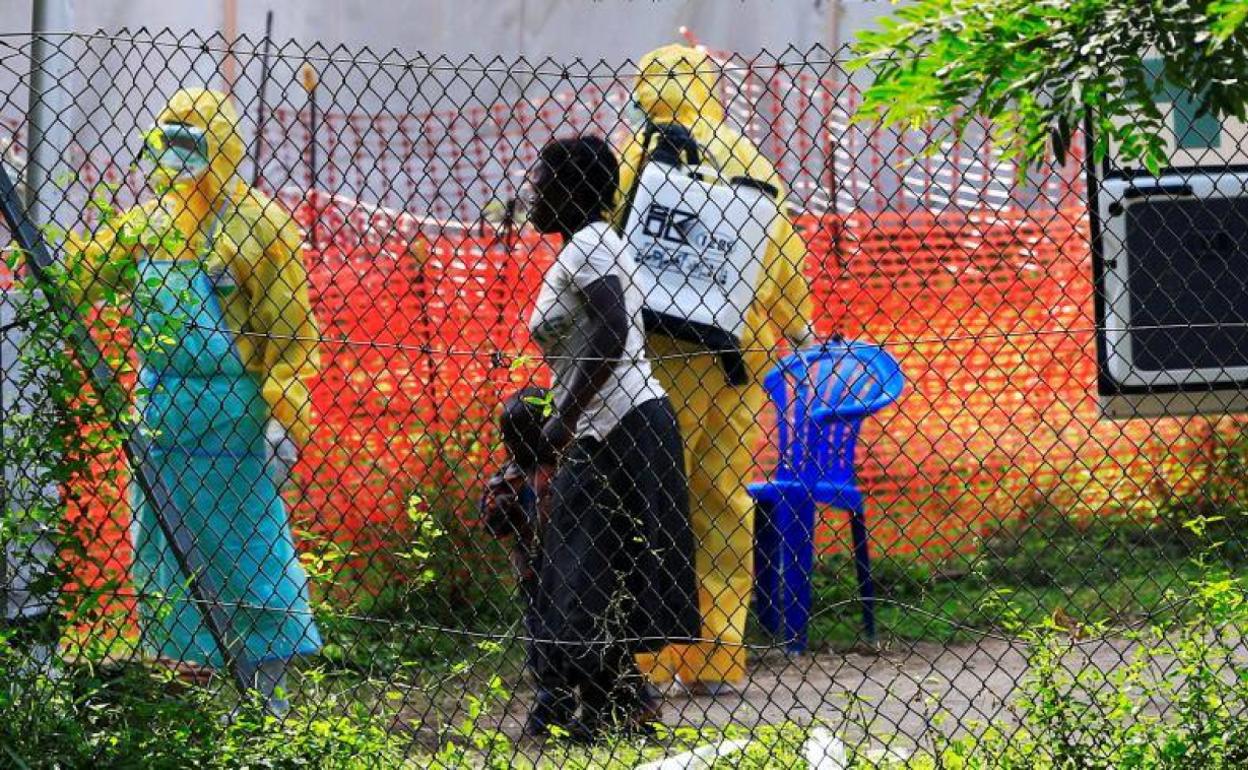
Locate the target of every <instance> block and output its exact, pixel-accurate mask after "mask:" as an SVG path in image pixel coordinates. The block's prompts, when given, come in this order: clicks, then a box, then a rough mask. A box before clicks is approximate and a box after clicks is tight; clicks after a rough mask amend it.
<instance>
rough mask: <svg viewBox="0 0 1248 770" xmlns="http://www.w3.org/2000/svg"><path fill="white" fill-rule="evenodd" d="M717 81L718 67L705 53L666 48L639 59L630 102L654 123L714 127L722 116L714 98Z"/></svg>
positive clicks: (683, 48) (686, 49) (683, 46)
mask: <svg viewBox="0 0 1248 770" xmlns="http://www.w3.org/2000/svg"><path fill="white" fill-rule="evenodd" d="M718 80H719V66H718V65H716V64H715V62H714V61H713V60H712V59H711V57H710V56H708V55H707V54H706V52H705V51H700V50H698V49H697V48H691V47H689V46H687V45H667V46H663V47H662V48H658V49H656V50H653V51H651V52H650V53H648V54H646V55H645V56H643V57H641V61H639V62H638V74H637V82H636V83H635V84H634V85H633V98H634V99H635V100H636V102H637V105H638V106H639V107H641V109H642V110H644V111H645V113H646V114H647V115H649V116H650V119H651V120H653V121H655V122H656V123H672V122H675V123H680V124H681V125H683V126H687V127H689V128H693V127H694V125H695V124H697V123H698V122H699V121H700V120H701V121H706V122H708V123H710V124H717V123H720V122H722V121H723V119H724V115H725V111H724V105H723V104H721V103H720V101H719V98H718V97H717V96H716V95H715V88H716V84H717V83H718Z"/></svg>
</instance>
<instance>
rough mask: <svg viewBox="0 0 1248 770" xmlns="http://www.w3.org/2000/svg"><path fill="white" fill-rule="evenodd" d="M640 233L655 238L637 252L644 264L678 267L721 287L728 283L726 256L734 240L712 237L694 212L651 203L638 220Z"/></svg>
mask: <svg viewBox="0 0 1248 770" xmlns="http://www.w3.org/2000/svg"><path fill="white" fill-rule="evenodd" d="M642 232H643V233H644V234H645V235H647V236H649V237H650V238H654V239H655V242H654V244H653V245H652V246H650V248H648V249H646V250H645V252H644V253H642V254H640V255H639V259H640V260H641V262H642V264H644V265H646V266H647V267H650V268H651V269H653V270H656V271H658V270H671V269H675V270H679V271H680V272H681V273H683V274H684V275H685V276H686V277H688V278H691V279H701V280H704V281H712V282H714V283H715V284H717V285H718V286H721V287H726V286H727V285H728V284H729V283H730V282H731V280H732V279H731V276H730V275H729V270H728V264H727V255H728V252H730V251H732V249H733V248H734V247H735V246H736V245H737V242H736V241H735V240H733V239H729V238H720V237H718V236H716V235H715V234H714V233H712V232H711V231H710V230H708V229H707V228H706V227H705V226H704V225H702V223H701V221H700V220H699V219H698V215H697V212H694V211H687V210H685V209H678V208H675V207H673V206H664V205H663V204H661V203H651V204H650V207H649V208H648V209H647V210H646V215H645V217H644V218H643V219H642ZM664 242H665V243H666V244H673V245H671V246H668V245H664Z"/></svg>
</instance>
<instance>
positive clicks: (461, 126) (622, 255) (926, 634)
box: [0, 31, 1248, 768]
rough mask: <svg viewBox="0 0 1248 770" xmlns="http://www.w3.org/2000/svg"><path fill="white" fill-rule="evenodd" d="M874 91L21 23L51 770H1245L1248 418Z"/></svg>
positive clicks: (24, 251) (10, 578) (16, 208)
mask: <svg viewBox="0 0 1248 770" xmlns="http://www.w3.org/2000/svg"><path fill="white" fill-rule="evenodd" d="M640 53H641V52H639V54H640ZM847 59H848V53H847V52H845V51H841V52H836V53H835V54H833V53H831V52H828V51H823V50H815V51H785V52H782V53H780V54H772V53H767V52H763V53H761V54H758V55H749V56H743V55H728V54H720V53H718V52H715V51H707V50H705V49H703V48H701V47H696V48H695V47H671V48H666V49H660V50H659V51H657V52H654V53H652V54H648V55H646V56H645V57H642V58H639V60H638V61H636V62H596V63H588V62H581V61H577V62H573V63H560V62H553V61H549V60H544V61H527V60H520V61H502V60H496V59H485V58H482V59H468V60H465V61H449V60H446V59H444V58H434V57H427V56H418V57H415V58H412V57H410V56H406V55H403V54H400V53H398V52H393V51H392V52H384V53H380V52H373V51H369V50H367V49H365V50H347V49H344V48H333V49H327V48H324V47H322V46H311V47H308V46H302V45H298V44H296V43H293V42H291V43H285V44H282V43H278V42H275V41H267V40H260V41H253V40H247V39H242V40H239V41H236V42H234V43H233V44H229V45H227V44H226V43H225V41H223V40H221V39H219V38H206V39H205V38H201V37H199V36H196V35H193V34H192V35H173V34H170V33H160V34H149V33H147V32H146V31H140V32H136V33H124V34H108V35H105V34H97V35H51V36H48V37H46V38H40V39H37V40H35V39H31V38H30V37H29V36H14V35H6V36H2V37H0V123H2V124H3V126H4V128H3V133H2V134H0V140H4V141H7V142H9V145H8V150H7V155H6V156H5V169H6V172H7V174H8V178H9V179H10V180H11V183H8V182H6V183H5V184H4V185H2V186H0V193H4V198H5V213H6V217H7V222H8V226H6V229H5V233H4V237H5V240H6V242H11V243H13V246H12V247H11V248H10V249H9V255H10V259H9V260H8V264H9V266H10V270H9V272H8V273H7V274H6V278H5V281H6V287H7V289H6V291H7V293H6V295H5V296H6V304H5V306H4V309H5V313H6V314H5V316H4V317H3V319H2V322H3V329H4V332H5V335H6V337H5V347H4V348H3V351H2V356H3V361H0V368H2V370H3V374H4V388H5V390H4V400H3V409H4V415H3V423H2V426H3V439H4V440H3V442H2V443H3V457H4V463H5V468H4V502H5V505H4V518H3V520H2V521H3V527H2V528H0V533H3V537H4V542H5V549H4V551H3V556H4V561H3V566H4V569H3V572H2V573H0V574H2V575H3V581H2V582H0V589H3V592H4V595H5V601H6V603H5V607H6V609H5V612H6V614H5V617H4V620H5V624H4V626H3V628H4V631H3V634H4V638H5V639H6V640H7V643H8V647H7V651H6V653H5V656H4V661H5V666H6V669H7V671H8V672H9V674H10V675H9V677H8V678H9V680H10V681H11V683H12V684H11V685H10V686H9V687H8V689H7V691H6V693H7V694H4V695H2V696H0V713H4V714H5V717H4V720H3V721H4V722H6V723H8V724H9V725H10V726H0V737H3V738H4V740H0V747H4V746H5V744H8V748H6V749H5V752H6V753H7V755H8V757H7V758H6V759H0V764H7V762H8V761H10V760H12V761H14V762H16V763H18V764H17V765H16V766H40V763H41V762H44V761H48V762H60V763H61V766H66V765H73V764H75V763H77V764H81V765H84V766H85V765H101V766H129V765H128V763H130V764H137V763H141V762H144V761H146V762H150V763H152V764H153V765H160V763H161V762H165V763H166V765H161V766H181V763H184V764H185V765H186V766H190V765H192V764H195V763H201V764H211V763H212V762H214V761H215V762H220V763H224V764H225V765H227V766H229V765H232V764H238V765H244V764H248V763H253V764H258V763H259V762H260V761H261V760H260V758H259V757H261V756H263V757H267V758H268V759H271V760H272V761H274V762H278V763H279V764H280V761H286V762H292V763H298V762H299V761H313V760H315V761H318V762H324V763H326V764H327V765H332V766H347V765H350V763H351V762H356V763H357V764H360V765H364V766H367V765H373V764H377V765H385V766H390V765H399V764H402V763H404V762H407V763H411V766H416V767H422V766H457V765H459V764H462V765H464V766H524V765H526V763H529V764H532V763H538V764H540V763H542V762H545V763H546V765H547V766H577V767H581V766H598V765H610V764H612V763H614V764H615V765H616V766H633V765H642V764H645V763H652V764H651V766H653V767H659V766H664V767H667V766H672V767H675V766H680V767H691V766H709V765H711V764H714V765H715V766H721V765H722V766H726V767H727V766H732V767H735V766H766V767H772V766H774V767H799V766H809V767H818V768H827V767H837V768H839V767H848V766H863V767H867V766H907V763H913V766H916V767H933V766H934V767H956V766H963V765H959V764H958V762H959V761H961V762H969V763H972V765H968V766H985V767H995V766H1014V767H1032V766H1048V765H1052V766H1069V767H1084V766H1118V765H1120V764H1124V763H1125V762H1126V761H1127V760H1126V759H1124V757H1131V756H1138V757H1143V758H1145V759H1141V760H1140V761H1141V762H1145V764H1144V765H1142V766H1147V762H1146V761H1145V760H1146V759H1147V758H1148V757H1153V758H1156V757H1161V756H1163V755H1164V754H1165V752H1166V751H1170V752H1171V753H1172V754H1174V753H1175V751H1176V750H1175V748H1174V747H1176V746H1179V745H1183V746H1185V747H1187V748H1186V749H1184V751H1186V752H1188V753H1187V754H1186V755H1185V759H1184V761H1188V760H1190V761H1192V762H1194V763H1195V764H1191V765H1183V766H1193V767H1194V766H1201V767H1205V766H1215V765H1216V764H1217V763H1222V764H1221V766H1227V767H1233V766H1237V762H1238V761H1239V759H1236V757H1243V756H1244V754H1243V752H1245V751H1248V743H1245V739H1244V736H1245V735H1248V725H1244V724H1243V722H1242V715H1241V714H1240V712H1241V711H1242V706H1243V703H1244V701H1243V696H1244V694H1245V693H1244V690H1243V687H1244V685H1243V684H1242V679H1241V678H1240V677H1238V675H1237V674H1236V672H1237V671H1239V670H1242V669H1240V668H1237V666H1238V665H1240V661H1239V658H1240V653H1241V652H1242V650H1241V649H1240V642H1239V637H1238V629H1239V628H1240V627H1241V623H1242V621H1243V620H1244V617H1243V610H1242V608H1241V598H1240V596H1241V595H1240V593H1239V589H1238V584H1237V583H1236V581H1235V580H1234V577H1235V575H1237V574H1238V571H1239V569H1240V568H1241V566H1242V564H1243V559H1244V554H1243V549H1242V545H1241V541H1240V539H1239V536H1238V532H1239V530H1240V519H1239V517H1240V516H1241V515H1242V506H1243V500H1244V494H1243V492H1244V490H1243V488H1242V486H1243V484H1244V480H1243V479H1244V467H1245V466H1244V462H1245V460H1244V457H1245V451H1248V445H1245V443H1244V440H1243V438H1242V435H1241V428H1240V422H1239V421H1238V420H1237V419H1235V418H1233V417H1229V416H1228V417H1217V416H1212V417H1211V416H1201V417H1150V418H1148V419H1143V418H1136V419H1119V420H1110V419H1107V418H1106V417H1104V416H1103V414H1102V409H1101V407H1100V405H1099V404H1098V358H1097V348H1096V340H1097V330H1098V328H1104V327H1105V326H1106V323H1107V322H1106V321H1105V320H1104V319H1105V317H1104V316H1103V315H1098V313H1099V311H1098V305H1097V302H1096V295H1097V291H1098V289H1097V285H1096V284H1095V283H1094V276H1095V275H1099V273H1098V272H1097V271H1098V270H1099V271H1104V269H1105V268H1104V267H1103V265H1102V266H1101V267H1098V268H1097V270H1094V264H1093V263H1094V261H1097V260H1100V261H1104V260H1105V259H1108V258H1107V257H1105V255H1104V253H1100V252H1098V254H1097V256H1096V259H1095V260H1094V251H1095V250H1094V248H1093V245H1094V241H1093V238H1092V232H1093V229H1092V228H1090V225H1089V218H1090V217H1089V200H1088V191H1087V186H1086V185H1085V182H1084V175H1085V169H1084V164H1083V159H1082V157H1074V158H1070V159H1069V162H1068V163H1067V164H1065V165H1062V166H1048V167H1044V168H1039V169H1035V168H1032V169H1027V168H1020V167H1018V166H1017V165H1015V164H1014V163H1013V162H1012V161H1008V160H1004V159H1003V157H1002V154H1001V153H1000V152H998V151H997V149H996V148H994V146H993V144H992V142H991V139H990V134H989V132H988V131H987V130H986V128H985V127H983V126H972V127H971V129H969V130H968V132H967V133H966V135H965V137H964V139H962V140H960V141H958V142H956V143H950V142H943V141H942V140H941V139H940V137H943V136H945V135H946V134H945V132H943V131H941V130H940V128H941V127H939V126H937V127H932V128H929V129H916V130H913V131H908V132H903V133H899V132H896V131H892V130H882V129H877V128H874V127H873V126H871V125H869V124H864V123H859V122H854V121H852V117H853V114H854V111H855V108H856V105H857V103H858V101H859V93H860V90H861V88H863V87H864V86H865V85H866V84H867V83H868V82H869V73H867V72H865V71H864V72H859V73H854V74H852V75H851V74H850V73H849V72H848V71H847V70H846V68H845V65H844V62H845V61H846V60H847ZM32 65H34V66H33V69H32ZM32 71H34V72H36V73H37V77H35V78H34V83H33V84H32V75H31V73H32ZM32 85H33V91H34V92H35V93H36V94H38V98H37V101H38V105H37V106H36V108H34V109H32V103H31V101H30V99H31V96H30V94H31V92H32ZM205 87H207V88H214V89H224V88H228V93H229V94H230V95H229V96H226V95H225V93H224V92H218V91H209V90H202V89H203V88H205ZM38 116H42V117H38ZM1215 128H1216V126H1215ZM32 136H33V138H32ZM604 140H605V141H604ZM1185 146H1186V145H1185ZM1202 151H1203V152H1205V153H1207V155H1206V158H1207V161H1209V159H1212V157H1213V156H1214V155H1219V154H1220V153H1221V154H1223V155H1224V156H1225V157H1226V158H1230V157H1231V155H1225V154H1226V153H1231V154H1234V153H1237V152H1238V148H1237V147H1229V146H1222V147H1220V148H1219V145H1218V144H1217V143H1215V142H1210V143H1208V146H1206V147H1204V149H1203V150H1202ZM1220 162H1221V164H1223V165H1224V164H1227V163H1230V162H1231V161H1230V160H1221V161H1220ZM19 182H25V183H26V184H18V183H19ZM14 184H17V185H18V186H17V187H14V186H13V185H14ZM1125 189H1126V192H1124V193H1122V197H1123V198H1124V199H1131V198H1133V196H1134V197H1135V198H1140V196H1138V195H1136V194H1135V193H1131V192H1130V190H1136V191H1137V192H1138V189H1139V185H1138V184H1136V185H1134V186H1128V187H1127V188H1125ZM1172 192H1173V191H1172ZM1176 194H1177V195H1179V197H1183V195H1189V196H1190V195H1191V194H1192V193H1191V191H1190V189H1189V190H1188V191H1187V192H1186V193H1183V192H1179V193H1176ZM1094 210H1095V209H1094ZM1219 216H1220V217H1221V218H1220V219H1219V220H1218V221H1219V224H1218V225H1217V227H1216V228H1215V229H1217V233H1218V234H1220V236H1219V237H1223V238H1224V239H1230V240H1228V241H1227V242H1226V243H1222V242H1221V241H1217V239H1216V238H1213V240H1210V241H1209V242H1208V244H1206V245H1207V249H1206V251H1209V252H1210V253H1211V254H1214V256H1215V257H1217V258H1218V259H1220V260H1222V263H1223V264H1224V265H1230V264H1231V263H1229V262H1227V261H1226V260H1228V259H1230V257H1228V256H1226V255H1228V254H1232V255H1237V254H1239V253H1240V249H1241V248H1242V247H1241V245H1239V244H1242V242H1243V239H1242V235H1243V232H1244V225H1243V223H1242V221H1236V220H1235V218H1234V212H1231V213H1228V214H1226V216H1221V215H1219ZM1168 221H1170V224H1169V225H1165V224H1163V225H1162V226H1160V227H1159V228H1158V229H1157V230H1156V235H1155V239H1164V238H1166V237H1169V238H1170V239H1171V241H1173V240H1175V238H1178V240H1179V241H1180V242H1182V236H1181V235H1179V236H1176V235H1175V234H1174V231H1173V230H1171V231H1170V233H1169V235H1165V232H1166V231H1167V228H1170V227H1177V226H1176V225H1174V224H1173V220H1168ZM1100 232H1103V233H1106V234H1107V235H1105V237H1106V238H1110V237H1114V234H1115V233H1116V232H1117V231H1115V230H1113V229H1112V228H1101V230H1100ZM1236 233H1238V234H1239V235H1238V236H1237V235H1236ZM1215 235H1216V234H1215ZM1218 244H1221V246H1219V245H1218ZM1118 245H1121V244H1118ZM1106 248H1108V246H1107V247H1106ZM1159 248H1160V247H1159ZM1103 251H1104V249H1102V252H1103ZM1202 253H1203V252H1202ZM1219 253H1220V254H1221V256H1218V254H1219ZM1211 258H1213V257H1211ZM1176 269H1177V268H1176ZM1221 275H1222V276H1223V278H1222V279H1221V280H1220V281H1219V282H1218V283H1219V285H1218V286H1217V287H1216V288H1218V290H1219V291H1220V292H1224V293H1225V295H1226V296H1229V297H1231V298H1230V299H1227V300H1226V302H1227V303H1229V305H1230V306H1232V307H1234V306H1236V302H1237V300H1236V299H1235V298H1234V294H1235V292H1236V291H1239V292H1240V293H1242V289H1243V286H1242V285H1232V283H1233V281H1232V279H1233V277H1234V275H1235V270H1234V268H1233V266H1231V267H1224V269H1223V272H1222V273H1221ZM1189 278H1190V276H1184V275H1177V274H1175V271H1174V270H1173V269H1172V270H1171V271H1170V272H1169V273H1165V272H1164V271H1163V272H1162V273H1158V274H1157V275H1155V276H1154V279H1155V282H1156V283H1157V285H1158V286H1163V287H1164V286H1171V285H1172V284H1174V283H1175V282H1176V281H1177V282H1178V283H1179V284H1183V283H1184V282H1185V281H1186V280H1188V279H1189ZM1123 291H1126V289H1124V290H1123ZM1130 291H1131V292H1132V295H1131V296H1132V297H1133V298H1134V299H1133V300H1132V301H1134V302H1137V303H1138V302H1140V301H1142V300H1140V297H1142V296H1147V295H1148V290H1147V287H1145V288H1144V289H1141V288H1140V287H1138V286H1134V285H1132V288H1131V289H1130ZM1101 299H1102V300H1104V301H1105V302H1106V303H1108V305H1109V306H1111V307H1116V305H1114V304H1113V303H1114V302H1115V301H1116V299H1115V298H1114V297H1109V296H1106V295H1104V293H1102V296H1101ZM1111 315H1112V313H1111ZM1157 317H1158V318H1162V319H1163V320H1162V321H1158V322H1157V323H1161V324H1163V325H1162V326H1158V327H1157V328H1158V329H1161V330H1162V332H1163V333H1164V332H1165V330H1166V329H1168V328H1172V324H1171V326H1166V325H1165V324H1166V323H1169V322H1166V321H1164V318H1165V317H1168V316H1166V315H1165V313H1164V312H1160V313H1158V314H1157ZM1098 318H1099V319H1101V320H1100V321H1099V322H1098ZM1111 320H1112V319H1111ZM1224 320H1226V319H1225V318H1215V319H1212V321H1211V322H1213V323H1220V322H1221V321H1224ZM1111 325H1112V324H1111ZM84 331H85V332H87V334H83V333H82V332H84ZM1176 333H1177V332H1176ZM1201 339H1203V338H1200V339H1198V338H1197V337H1192V338H1190V339H1189V338H1186V337H1183V338H1180V337H1174V338H1172V342H1171V343H1169V344H1170V345H1171V346H1172V347H1178V348H1184V347H1190V346H1192V345H1199V344H1202V343H1201ZM1173 340H1178V342H1177V343H1176V342H1174V341H1173ZM1184 340H1186V341H1184ZM1154 342H1156V341H1154ZM1150 344H1153V343H1150ZM1160 344H1163V345H1164V344H1165V343H1164V341H1162V342H1161V343H1160ZM1154 347H1156V345H1154ZM1111 358H1112V356H1111ZM244 690H245V691H246V692H247V693H248V695H247V696H246V697H243V696H240V692H242V691H244ZM265 715H268V716H270V717H274V719H270V720H269V721H265V719H264V716H265ZM6 730H7V731H8V732H6ZM1180 734H1181V735H1183V736H1185V737H1186V741H1187V742H1186V743H1182V742H1178V739H1177V738H1176V737H1175V736H1176V735H1180ZM256 735H259V736H268V737H267V738H265V740H266V741H267V742H261V743H255V742H254V741H253V740H252V739H253V737H254V736H256ZM256 740H259V739H256ZM248 741H252V742H251V743H248ZM66 746H70V747H72V748H65V747H66ZM1191 747H1197V748H1191ZM61 751H63V752H66V753H65V754H64V755H63V756H62V755H60V754H57V753H56V752H61ZM75 752H76V753H75ZM196 752H203V753H202V754H197V753H196ZM247 752H254V754H247ZM300 752H306V753H304V754H301V753H300ZM687 752H693V753H692V754H689V753H687ZM1131 752H1135V753H1134V754H1132V753H1131ZM1150 752H1152V753H1150ZM1202 752H1203V753H1202ZM1236 752H1239V753H1236ZM244 755H246V756H244ZM0 756H3V754H0ZM665 757H667V758H668V759H669V760H670V761H672V762H676V763H684V764H672V765H660V764H659V763H660V762H662V761H664V758H665ZM959 758H961V759H959ZM334 762H338V763H339V764H334ZM698 762H701V763H702V764H701V765H698V764H697V763H698ZM976 762H978V763H979V764H978V765H975V764H973V763H976ZM855 763H856V764H855ZM1063 763H1065V764H1063ZM1176 766H1177V765H1176Z"/></svg>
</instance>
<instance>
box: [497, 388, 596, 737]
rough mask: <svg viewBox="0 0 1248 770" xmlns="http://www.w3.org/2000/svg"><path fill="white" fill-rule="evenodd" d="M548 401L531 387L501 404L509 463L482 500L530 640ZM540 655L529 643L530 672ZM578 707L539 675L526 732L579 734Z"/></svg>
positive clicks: (537, 666)
mask: <svg viewBox="0 0 1248 770" xmlns="http://www.w3.org/2000/svg"><path fill="white" fill-rule="evenodd" d="M548 401H549V396H548V392H547V391H546V390H545V389H544V388H537V387H527V388H523V389H521V390H519V391H517V392H516V393H513V394H512V395H511V396H510V397H509V398H508V399H507V400H506V401H505V402H504V403H503V414H502V416H501V418H500V419H499V431H500V433H501V434H502V439H503V448H504V450H505V451H506V452H507V462H506V464H504V465H503V467H502V469H501V470H499V471H498V472H497V473H495V474H494V475H493V476H491V477H490V479H489V480H488V481H487V482H486V486H485V493H484V495H482V498H481V518H482V521H483V523H484V525H485V528H486V529H487V530H488V531H489V532H490V533H491V534H493V535H495V536H496V537H500V538H504V539H510V540H511V552H510V561H511V566H512V569H513V570H515V574H516V582H517V583H518V584H519V587H520V596H521V599H522V600H523V601H524V627H525V631H526V634H527V635H528V636H529V637H530V638H533V637H534V636H535V635H536V634H537V633H538V623H537V620H536V617H535V616H534V612H535V604H534V600H535V598H536V591H537V570H536V557H537V555H538V548H539V540H538V531H539V527H538V521H537V517H538V509H537V495H536V493H534V491H533V488H532V486H531V485H530V484H529V477H530V476H531V474H533V473H534V472H535V471H536V469H537V467H538V466H539V464H540V462H539V460H540V454H541V453H540V449H539V447H540V446H541V432H542V424H543V422H544V421H545V411H546V410H545V407H544V404H546V403H547V402H548ZM538 655H540V647H539V646H538V645H535V644H533V643H531V642H530V643H529V645H528V668H529V670H530V671H534V672H537V671H540V670H541V668H542V667H541V665H540V662H539V661H538V659H537V657H538ZM575 704H576V699H575V696H574V695H573V694H571V693H566V694H565V693H559V692H556V691H551V690H547V689H545V688H543V687H542V682H541V678H540V675H539V677H538V682H537V698H536V704H535V706H534V708H533V712H532V714H531V715H530V718H529V724H528V727H527V728H526V731H527V732H529V733H531V734H533V735H548V734H550V732H551V727H556V726H557V727H559V728H561V729H562V730H564V731H566V732H567V733H568V734H569V735H575V734H576V733H577V726H576V724H575V723H574V719H573V711H574V709H575Z"/></svg>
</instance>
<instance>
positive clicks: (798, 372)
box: [764, 341, 905, 484]
mask: <svg viewBox="0 0 1248 770" xmlns="http://www.w3.org/2000/svg"><path fill="white" fill-rule="evenodd" d="M764 384H765V386H766V388H767V391H768V394H769V395H770V396H771V400H772V403H773V404H774V405H775V408H776V432H777V436H778V441H779V447H778V449H779V463H778V465H777V468H776V476H775V477H776V478H777V479H781V480H794V481H803V482H807V483H810V484H814V483H817V482H820V481H825V482H826V481H851V480H853V478H854V449H855V445H856V444H857V441H858V431H859V429H860V428H861V427H862V420H863V418H864V417H866V416H867V415H869V414H873V413H874V412H877V411H879V410H880V409H883V408H884V407H885V406H888V405H889V404H891V403H893V402H894V401H896V400H897V399H898V398H899V397H900V396H901V393H902V390H903V389H904V387H905V378H904V376H903V375H902V373H901V367H900V366H898V364H897V361H896V359H894V358H893V357H892V356H891V355H889V354H888V352H887V351H885V350H884V349H883V348H881V347H878V346H876V345H871V344H868V343H865V342H853V341H844V342H829V343H827V344H825V345H823V346H821V347H819V348H813V349H810V350H802V351H798V352H797V353H793V354H792V355H789V356H786V357H785V358H784V359H782V360H781V361H780V364H779V365H778V366H777V367H776V368H775V369H774V370H773V371H772V372H771V373H770V374H768V375H767V377H766V379H765V380H764Z"/></svg>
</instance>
